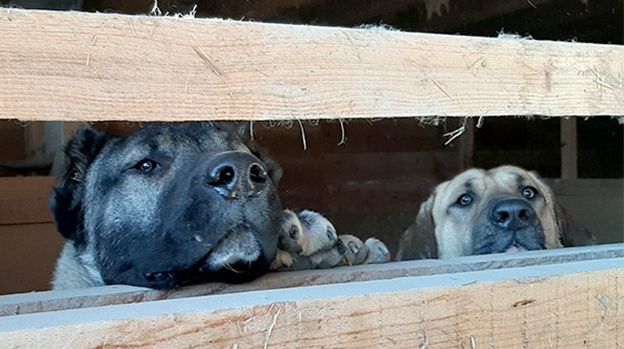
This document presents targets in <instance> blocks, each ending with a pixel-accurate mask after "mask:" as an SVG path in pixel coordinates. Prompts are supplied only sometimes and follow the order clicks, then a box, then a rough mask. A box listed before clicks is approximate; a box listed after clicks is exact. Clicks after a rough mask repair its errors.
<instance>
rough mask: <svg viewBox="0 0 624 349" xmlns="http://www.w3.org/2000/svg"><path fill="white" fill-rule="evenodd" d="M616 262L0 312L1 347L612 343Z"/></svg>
mask: <svg viewBox="0 0 624 349" xmlns="http://www.w3.org/2000/svg"><path fill="white" fill-rule="evenodd" d="M622 263H624V260H623V259H621V258H620V259H612V260H596V261H586V262H575V263H569V264H559V265H549V266H536V267H534V268H515V269H507V270H495V271H481V272H469V273H460V274H455V275H452V276H451V275H436V276H425V277H407V278H397V279H392V280H381V281H368V282H357V283H350V284H338V285H325V286H318V287H308V288H292V289H287V290H272V291H260V292H248V293H245V294H239V295H221V296H206V297H196V298H186V299H180V300H168V301H160V302H150V303H142V304H129V305H120V306H109V307H101V308H91V309H77V310H66V311H58V312H49V313H40V314H30V315H20V316H12V317H3V318H0V343H2V345H3V346H4V347H9V348H33V347H45V348H61V347H67V346H69V347H72V348H106V347H117V348H144V347H158V348H163V347H175V348H196V347H210V348H213V347H214V348H262V347H264V348H292V347H299V348H328V347H330V348H372V347H384V346H387V347H391V348H487V347H496V348H616V347H619V345H620V344H621V343H622V336H623V334H622V331H621V325H620V324H621V323H622V321H623V320H624V312H622V310H621V308H622V305H621V304H622V301H621V299H622V292H621V286H622V285H621V283H622V282H621V280H622V278H623V277H624V270H623V269H622V268H621V265H622Z"/></svg>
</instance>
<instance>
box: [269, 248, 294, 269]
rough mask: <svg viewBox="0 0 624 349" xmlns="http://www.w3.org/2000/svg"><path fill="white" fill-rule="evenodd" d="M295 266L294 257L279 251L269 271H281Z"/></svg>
mask: <svg viewBox="0 0 624 349" xmlns="http://www.w3.org/2000/svg"><path fill="white" fill-rule="evenodd" d="M292 266H293V257H292V256H291V255H290V253H288V252H286V251H284V250H280V249H277V254H276V255H275V259H274V260H273V262H271V266H270V267H269V269H271V270H279V269H288V268H291V267H292Z"/></svg>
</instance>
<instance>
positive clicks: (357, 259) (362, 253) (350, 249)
mask: <svg viewBox="0 0 624 349" xmlns="http://www.w3.org/2000/svg"><path fill="white" fill-rule="evenodd" d="M338 239H340V241H342V244H343V245H344V246H345V247H346V252H345V254H344V256H343V258H342V260H341V261H340V263H339V264H338V265H359V264H362V263H363V262H364V260H365V259H366V256H367V255H368V247H367V246H366V245H365V244H364V242H362V240H360V239H358V238H357V237H355V236H353V235H349V234H343V235H340V236H338Z"/></svg>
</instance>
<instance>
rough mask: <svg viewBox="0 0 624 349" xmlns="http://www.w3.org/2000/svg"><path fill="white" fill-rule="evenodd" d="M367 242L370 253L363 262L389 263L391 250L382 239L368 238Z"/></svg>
mask: <svg viewBox="0 0 624 349" xmlns="http://www.w3.org/2000/svg"><path fill="white" fill-rule="evenodd" d="M365 244H366V247H368V255H367V256H366V259H365V260H364V263H362V264H376V263H387V262H389V261H390V250H388V247H387V246H386V244H384V243H383V242H381V240H379V239H376V238H368V239H367V240H366V242H365Z"/></svg>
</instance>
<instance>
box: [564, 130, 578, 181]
mask: <svg viewBox="0 0 624 349" xmlns="http://www.w3.org/2000/svg"><path fill="white" fill-rule="evenodd" d="M560 138H561V179H564V180H565V179H576V178H577V177H578V154H577V153H578V151H577V146H578V142H577V132H576V118H569V119H561V135H560Z"/></svg>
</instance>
